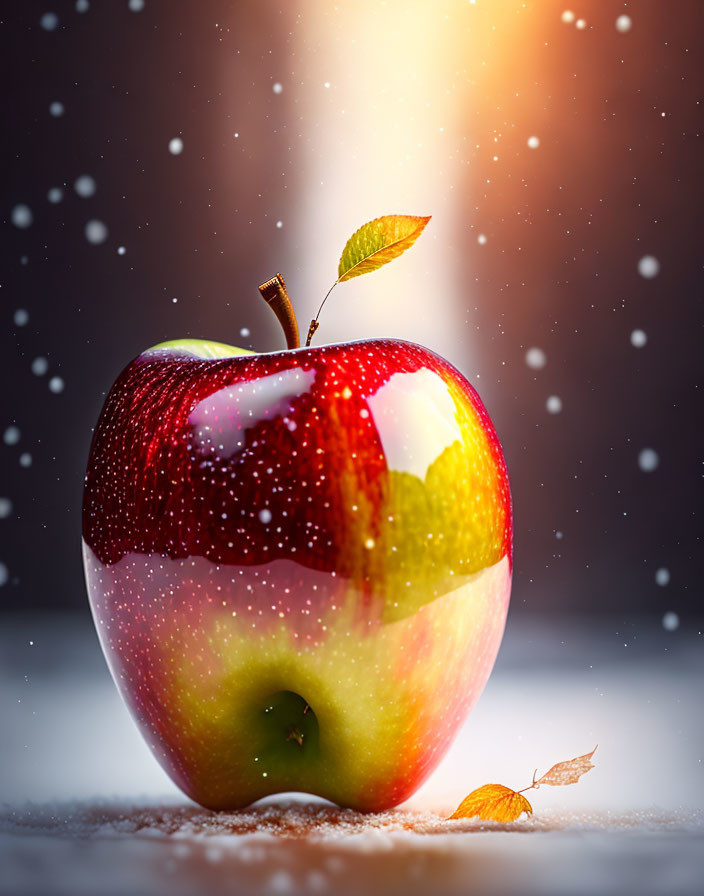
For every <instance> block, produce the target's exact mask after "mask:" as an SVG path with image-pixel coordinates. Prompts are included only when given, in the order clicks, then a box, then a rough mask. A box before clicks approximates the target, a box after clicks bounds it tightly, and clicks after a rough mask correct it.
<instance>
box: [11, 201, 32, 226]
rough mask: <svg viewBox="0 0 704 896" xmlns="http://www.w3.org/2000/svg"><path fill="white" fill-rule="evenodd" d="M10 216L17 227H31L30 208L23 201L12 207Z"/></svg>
mask: <svg viewBox="0 0 704 896" xmlns="http://www.w3.org/2000/svg"><path fill="white" fill-rule="evenodd" d="M11 217H12V223H13V224H14V225H15V227H19V228H20V229H21V230H24V229H26V228H27V227H31V226H32V221H33V220H34V215H33V214H32V209H31V208H30V207H29V206H28V205H25V204H24V203H20V204H19V205H16V206H15V207H14V208H13V209H12V215H11Z"/></svg>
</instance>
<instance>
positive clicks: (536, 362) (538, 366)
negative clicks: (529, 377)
mask: <svg viewBox="0 0 704 896" xmlns="http://www.w3.org/2000/svg"><path fill="white" fill-rule="evenodd" d="M547 363H548V359H547V355H546V354H545V352H544V351H543V350H542V348H537V347H536V346H533V347H532V348H529V349H528V351H527V352H526V364H527V365H528V366H529V367H532V368H533V370H542V368H543V367H545V365H546V364H547Z"/></svg>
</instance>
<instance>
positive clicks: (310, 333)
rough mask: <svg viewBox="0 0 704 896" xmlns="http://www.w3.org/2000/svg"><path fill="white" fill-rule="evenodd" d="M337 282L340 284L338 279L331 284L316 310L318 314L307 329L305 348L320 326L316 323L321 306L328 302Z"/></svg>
mask: <svg viewBox="0 0 704 896" xmlns="http://www.w3.org/2000/svg"><path fill="white" fill-rule="evenodd" d="M339 282H340V281H339V279H338V280H336V281H335V282H334V283H333V285H332V286H331V287H330V289H329V290H328V291H327V292H326V293H325V298H324V299H323V301H322V302H321V303H320V308H318V313H317V314H316V315H315V317H314V318H313V320H312V321H311V322H310V326H309V327H308V338H307V339H306V347H308V346H309V345H310V341H311V339H312V338H313V335H314V334H315V331H316V330H317V329H318V327H319V326H320V324H319V323H318V318H319V317H320V312H321V311H322V310H323V305H324V304H325V303H326V302H327V300H328V296H329V295H330V293H331V292H332V291H333V289H335V287H336V286H337V284H338V283H339Z"/></svg>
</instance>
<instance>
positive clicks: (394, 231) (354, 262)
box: [337, 215, 431, 283]
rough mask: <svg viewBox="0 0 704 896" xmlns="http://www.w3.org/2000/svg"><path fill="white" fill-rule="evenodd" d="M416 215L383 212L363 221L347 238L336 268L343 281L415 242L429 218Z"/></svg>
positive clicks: (339, 279)
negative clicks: (378, 216)
mask: <svg viewBox="0 0 704 896" xmlns="http://www.w3.org/2000/svg"><path fill="white" fill-rule="evenodd" d="M430 217H431V216H428V217H427V218H421V217H417V216H415V215H384V216H383V217H381V218H375V219H374V220H373V221H369V222H368V223H367V224H363V225H362V227H360V228H359V230H357V231H356V232H355V233H354V234H352V236H351V237H350V238H349V239H348V240H347V244H346V246H345V248H344V249H343V250H342V256H341V258H340V264H339V265H338V270H337V280H338V282H339V283H344V281H345V280H351V279H352V277H359V276H360V274H368V273H370V272H371V271H376V270H378V269H379V268H380V267H381V266H382V265H384V264H386V263H387V262H389V261H392V260H393V259H394V258H397V257H398V256H399V255H400V254H401V253H402V252H405V251H406V249H410V247H411V246H412V245H413V243H415V241H416V240H417V239H418V237H419V236H420V235H421V233H422V232H423V228H424V227H425V225H426V224H427V223H428V221H429V220H430Z"/></svg>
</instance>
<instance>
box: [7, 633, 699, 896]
mask: <svg viewBox="0 0 704 896" xmlns="http://www.w3.org/2000/svg"><path fill="white" fill-rule="evenodd" d="M703 672H704V652H703V650H702V643H701V636H700V635H699V634H698V632H696V631H689V632H687V631H683V630H682V629H680V630H678V631H675V632H665V631H664V630H663V629H662V628H661V627H657V626H655V625H654V624H653V623H647V624H646V623H645V622H643V623H638V624H633V625H629V626H628V627H621V628H620V629H616V628H615V627H614V626H613V625H612V624H599V623H597V622H594V621H592V622H590V623H588V624H587V623H586V622H581V621H580V622H576V621H573V622H571V623H570V624H569V625H563V626H557V625H546V624H544V623H541V624H539V625H538V624H536V625H535V626H533V627H531V628H527V627H526V626H525V625H521V627H520V628H518V625H517V624H516V625H512V624H511V622H509V628H508V632H507V636H506V639H505V641H504V645H503V647H502V651H501V654H500V657H499V660H498V663H497V667H496V670H495V672H494V675H493V676H492V678H491V681H490V683H489V685H488V686H487V689H486V691H485V694H484V696H483V697H482V700H481V701H480V704H479V706H478V707H477V708H476V709H475V711H474V713H473V714H472V715H471V717H470V719H469V721H468V723H467V725H466V726H465V728H464V730H463V732H462V734H461V736H460V737H459V739H458V741H457V742H456V744H455V745H454V747H453V748H452V750H451V751H450V753H449V754H448V756H447V757H446V759H445V760H444V762H443V764H442V765H441V767H440V768H439V769H438V770H437V771H436V773H435V774H434V775H433V776H432V777H431V779H430V780H429V781H428V782H427V783H426V785H424V787H423V788H422V789H421V790H420V791H419V793H418V794H417V795H416V797H415V798H414V799H413V800H412V801H411V803H410V804H409V805H408V806H406V807H404V808H403V810H398V811H395V812H390V813H384V814H382V815H378V816H371V817H370V816H360V815H358V814H356V813H351V812H342V811H340V810H337V809H335V808H334V807H331V806H329V804H326V803H322V802H319V803H315V802H313V803H311V802H309V801H301V800H292V799H290V798H281V799H277V800H272V801H269V802H268V803H264V804H260V805H258V806H256V807H254V808H253V809H250V810H248V811H246V812H241V813H234V814H226V815H215V814H213V813H208V812H205V811H203V810H201V809H199V808H197V807H194V806H193V805H192V804H189V803H188V802H187V801H186V800H184V799H183V798H182V797H181V796H180V795H179V794H178V792H177V791H176V790H175V788H174V787H173V786H172V785H171V783H170V782H169V780H168V779H167V778H166V776H165V775H164V774H163V773H162V772H161V770H160V769H159V767H158V766H157V765H156V763H155V762H154V760H152V758H151V756H150V754H149V753H148V751H147V750H146V747H144V746H143V744H142V742H141V739H140V738H139V735H138V734H137V732H136V730H135V729H134V727H133V725H132V723H131V721H130V719H129V718H128V716H127V713H126V711H125V710H124V708H123V707H122V704H121V703H120V701H119V699H118V697H117V694H116V692H115V690H114V687H113V685H112V683H111V681H110V679H109V676H108V674H107V671H106V668H105V666H104V663H103V661H102V657H101V655H100V651H99V648H98V645H97V641H96V639H95V636H94V634H93V632H92V629H91V627H90V620H89V619H85V618H84V619H82V620H76V619H70V618H69V619H60V618H53V617H47V618H45V619H44V620H42V621H38V620H36V619H35V620H32V621H29V620H25V621H22V620H13V621H12V622H8V621H7V620H6V619H5V620H2V621H0V718H1V719H2V720H3V722H2V727H0V757H1V758H2V763H1V764H0V801H1V802H2V804H3V806H2V808H0V893H2V894H3V896H5V894H35V893H42V894H64V893H65V894H67V896H68V894H71V896H83V894H86V896H88V894H91V896H92V894H94V893H96V892H98V891H100V892H101V893H102V894H121V893H148V894H157V893H161V892H168V893H169V894H176V896H178V894H182V893H183V894H187V893H196V892H208V893H213V894H218V893H221V892H222V893H233V894H240V893H242V894H247V893H256V892H261V893H271V894H282V893H298V892H309V893H335V894H345V893H353V892H359V891H362V890H364V889H368V890H372V891H377V892H383V893H396V892H397V893H399V894H400V893H403V894H416V893H417V894H428V893H433V894H435V893H437V894H443V893H447V894H454V893H457V894H459V893H470V892H475V891H476V892H482V893H529V894H532V893H535V894H545V896H550V894H553V893H554V894H556V896H557V894H567V893H574V894H582V893H584V894H593V893H596V892H599V893H614V894H616V893H639V894H651V893H652V894H656V893H657V894H659V893H662V894H689V893H694V892H699V890H700V882H701V879H702V875H703V874H704V816H703V815H702V813H701V810H700V806H702V804H703V802H702V801H703V797H704V782H703V776H704V769H703V768H702V746H703V745H704V740H703V738H702V734H703V733H704V722H703V721H702V715H701V684H702V681H704V677H703V675H702V673H703ZM597 742H598V743H599V749H598V751H597V753H596V755H595V757H594V759H595V763H596V767H595V768H594V769H593V770H592V771H591V772H590V773H589V774H588V775H587V776H585V777H584V778H582V780H581V781H580V783H579V784H577V785H575V786H572V787H566V788H547V787H546V788H541V789H540V790H539V791H532V792H531V793H530V794H529V797H530V799H531V801H532V803H533V808H534V810H535V815H534V816H533V818H531V819H529V820H527V821H522V822H519V823H517V824H515V825H513V826H509V827H508V828H507V827H505V826H497V825H491V824H482V823H479V822H476V821H469V822H446V821H444V820H443V819H444V817H445V815H447V814H448V812H449V811H451V810H452V809H453V808H454V807H455V806H456V805H457V803H459V801H460V800H461V799H462V797H464V796H465V795H466V794H467V793H468V792H469V791H470V790H472V789H474V788H475V787H477V786H479V785H480V784H484V783H488V782H490V781H493V782H497V783H503V784H506V785H508V786H512V787H522V786H525V785H526V784H528V783H529V782H530V780H531V776H532V773H533V769H534V768H536V767H537V768H538V769H539V770H541V771H545V770H546V769H547V768H548V767H549V766H550V765H552V764H553V763H554V762H557V761H559V760H562V759H568V758H571V757H572V756H575V755H577V754H579V753H584V752H587V751H588V750H590V749H591V748H592V747H593V746H594V744H595V743H597Z"/></svg>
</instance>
